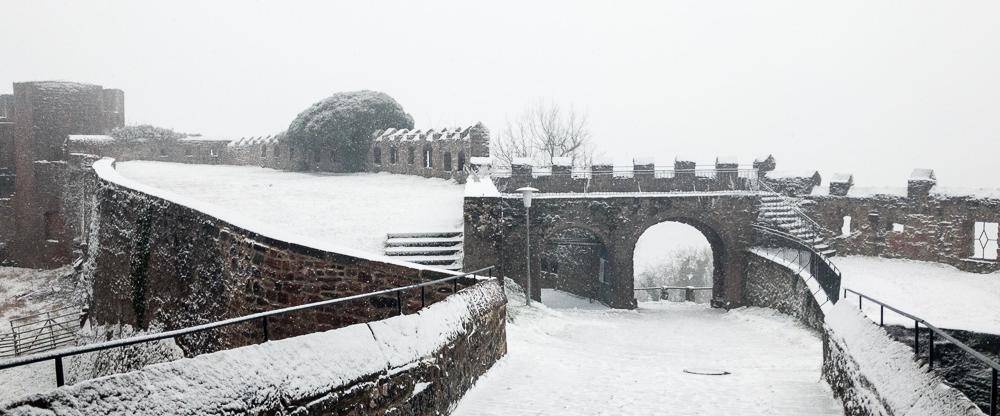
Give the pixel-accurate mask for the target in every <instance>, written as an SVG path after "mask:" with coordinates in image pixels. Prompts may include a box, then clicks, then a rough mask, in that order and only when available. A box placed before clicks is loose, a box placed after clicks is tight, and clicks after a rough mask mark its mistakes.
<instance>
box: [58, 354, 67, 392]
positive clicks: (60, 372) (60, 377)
mask: <svg viewBox="0 0 1000 416" xmlns="http://www.w3.org/2000/svg"><path fill="white" fill-rule="evenodd" d="M63 384H66V380H65V379H64V378H63V362H62V357H61V356H56V387H62V386H63Z"/></svg>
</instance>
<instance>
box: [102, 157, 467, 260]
mask: <svg viewBox="0 0 1000 416" xmlns="http://www.w3.org/2000/svg"><path fill="white" fill-rule="evenodd" d="M93 169H94V172H95V173H96V174H97V176H98V177H99V178H101V179H102V180H105V181H107V182H110V183H113V184H115V185H118V186H121V187H124V188H127V189H131V190H134V191H137V192H141V193H144V194H147V195H150V196H152V197H155V198H160V199H163V200H166V201H169V202H172V203H175V204H178V205H181V206H184V207H187V208H190V209H192V210H195V211H198V212H201V213H203V214H206V215H209V216H211V217H215V218H218V219H220V220H222V221H225V222H227V223H229V224H232V225H234V226H236V227H239V228H243V229H245V230H248V231H251V232H254V233H257V234H259V235H262V236H265V237H268V238H272V239H275V240H279V241H286V242H289V243H293V244H298V245H301V246H305V247H309V248H313V249H316V250H321V251H326V252H330V253H337V254H343V255H346V256H350V257H356V258H360V259H364V260H370V261H377V262H380V263H386V264H394V265H397V266H403V267H408V268H411V269H415V270H434V271H437V272H443V273H445V272H446V273H452V274H456V275H457V274H460V273H455V272H450V271H446V270H444V269H440V268H436V267H433V266H425V265H421V264H416V263H410V262H404V261H398V260H395V259H393V258H391V257H388V256H383V255H378V254H373V253H371V252H366V251H362V250H357V249H353V248H348V247H343V246H340V245H336V244H331V243H329V242H327V241H322V240H318V239H315V238H310V237H306V236H303V235H300V234H296V233H294V232H291V231H288V229H287V228H285V227H280V226H276V225H272V224H268V223H264V222H261V221H258V220H256V219H253V218H250V217H248V216H246V215H245V214H244V213H243V212H242V211H240V210H233V209H225V208H223V207H220V206H217V205H215V204H211V203H208V202H204V201H200V200H197V199H194V198H189V197H186V196H182V195H178V194H175V193H173V192H170V191H166V190H163V189H159V188H155V187H152V186H149V185H146V184H143V183H140V182H138V181H135V180H132V179H129V178H126V177H124V176H122V175H121V174H120V173H118V171H117V170H116V169H115V160H114V159H112V158H103V159H101V160H98V161H97V162H94V165H93Z"/></svg>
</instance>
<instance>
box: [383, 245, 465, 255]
mask: <svg viewBox="0 0 1000 416" xmlns="http://www.w3.org/2000/svg"><path fill="white" fill-rule="evenodd" d="M461 250H462V248H461V247H457V246H450V247H447V246H446V247H440V246H396V247H386V249H385V255H387V256H414V255H425V254H429V255H448V254H455V253H457V252H459V251H461Z"/></svg>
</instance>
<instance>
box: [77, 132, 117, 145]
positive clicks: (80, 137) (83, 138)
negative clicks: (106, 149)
mask: <svg viewBox="0 0 1000 416" xmlns="http://www.w3.org/2000/svg"><path fill="white" fill-rule="evenodd" d="M114 140H115V138H114V137H111V136H108V135H105V134H71V135H69V141H71V142H86V143H102V142H111V141H114Z"/></svg>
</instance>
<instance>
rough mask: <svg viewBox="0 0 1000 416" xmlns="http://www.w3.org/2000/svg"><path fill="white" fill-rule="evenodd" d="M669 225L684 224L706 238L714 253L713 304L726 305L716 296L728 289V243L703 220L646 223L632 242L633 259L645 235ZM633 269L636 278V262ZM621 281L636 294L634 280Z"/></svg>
mask: <svg viewBox="0 0 1000 416" xmlns="http://www.w3.org/2000/svg"><path fill="white" fill-rule="evenodd" d="M669 223H674V224H684V225H686V226H689V227H691V228H693V229H694V230H697V232H698V233H700V234H701V235H702V236H703V237H704V238H705V241H707V242H708V245H709V248H710V250H711V253H712V277H711V286H712V304H713V305H715V304H718V303H725V300H724V299H723V298H722V297H721V296H717V295H716V294H717V293H718V294H721V293H722V292H723V291H724V290H725V288H726V277H727V276H726V274H727V267H726V259H727V257H728V253H727V245H726V242H725V241H724V240H723V238H722V237H721V236H720V234H719V232H717V231H716V229H715V228H713V226H711V225H708V224H706V222H705V221H703V220H695V219H692V218H687V217H666V218H662V219H660V218H654V219H650V221H646V223H645V224H643V225H642V226H640V227H637V230H638V233H637V234H636V235H634V236H633V239H632V240H631V244H630V245H631V247H632V250H631V251H632V255H633V258H634V256H635V248H636V246H637V245H638V244H639V240H640V239H641V238H642V236H643V235H645V234H646V233H647V232H649V231H650V230H651V229H653V228H655V227H656V226H658V225H661V224H669ZM632 267H633V272H632V275H633V276H634V275H635V270H634V269H635V264H634V261H633V266H632ZM620 280H621V281H620V282H619V284H621V285H626V284H632V285H633V286H632V287H630V288H628V290H630V291H633V293H634V288H635V287H634V284H635V279H634V278H633V279H632V280H630V281H628V280H629V279H620ZM626 281H628V282H626ZM621 291H622V292H624V289H622V290H621Z"/></svg>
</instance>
